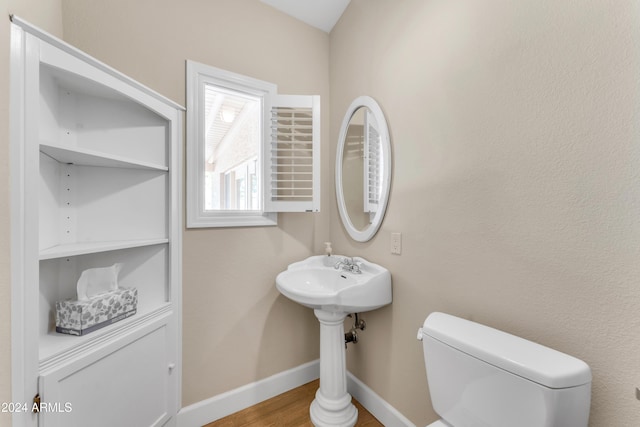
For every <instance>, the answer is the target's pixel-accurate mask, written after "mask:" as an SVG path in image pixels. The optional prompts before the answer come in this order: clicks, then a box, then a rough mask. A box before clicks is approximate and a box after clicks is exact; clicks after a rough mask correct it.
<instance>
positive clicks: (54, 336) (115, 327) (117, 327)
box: [38, 302, 173, 370]
mask: <svg viewBox="0 0 640 427" xmlns="http://www.w3.org/2000/svg"><path fill="white" fill-rule="evenodd" d="M172 309H173V306H172V304H171V303H169V302H167V303H164V304H162V305H160V306H157V307H155V308H153V309H148V308H147V309H146V310H145V309H142V310H141V309H140V307H138V312H137V313H136V314H135V315H133V316H131V317H129V318H128V319H125V320H121V321H119V322H117V323H114V324H112V325H109V326H105V327H104V328H101V329H98V330H97V331H94V332H91V333H89V334H87V335H82V336H76V335H66V334H60V333H58V332H56V331H55V330H53V331H49V333H48V334H46V335H43V336H40V342H39V343H40V347H39V354H38V356H39V359H40V369H41V370H44V369H47V368H48V367H50V366H51V365H55V364H56V363H59V362H65V361H67V359H68V358H69V357H70V356H72V355H75V354H77V353H82V352H84V351H90V350H91V349H93V348H95V347H98V346H100V345H102V344H104V343H105V342H110V341H112V340H113V339H114V338H118V337H120V336H122V334H124V333H125V332H126V331H128V330H131V329H134V328H137V327H138V326H140V325H146V324H149V323H150V322H153V321H154V320H156V319H158V318H162V317H163V316H164V315H165V314H167V313H171V311H172Z"/></svg>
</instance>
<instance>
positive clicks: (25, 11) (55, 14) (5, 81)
mask: <svg viewBox="0 0 640 427" xmlns="http://www.w3.org/2000/svg"><path fill="white" fill-rule="evenodd" d="M10 14H15V15H18V16H20V17H21V18H23V19H26V20H27V21H29V22H31V23H33V24H35V25H38V26H39V27H40V28H42V29H44V30H45V31H47V32H49V33H51V34H54V35H57V36H62V7H61V3H60V0H53V1H46V2H43V1H38V0H0V236H2V239H0V342H2V345H0V402H10V401H11V257H10V244H11V241H10V239H9V237H10V233H11V231H10V214H11V211H10V206H9V197H10V195H9V189H10V182H9V167H10V165H9V41H10V37H9V34H10V26H9V18H8V17H9V15H10ZM10 423H11V418H10V416H9V415H8V414H6V413H0V426H3V427H4V426H7V427H8V426H9V425H10Z"/></svg>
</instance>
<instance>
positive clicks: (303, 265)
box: [276, 256, 391, 427]
mask: <svg viewBox="0 0 640 427" xmlns="http://www.w3.org/2000/svg"><path fill="white" fill-rule="evenodd" d="M276 287H277V288H278V290H279V291H280V293H281V294H283V295H284V296H286V297H287V298H289V299H291V300H293V301H295V302H297V303H299V304H302V305H304V306H307V307H309V308H312V309H313V312H314V314H315V315H316V317H317V318H318V320H319V321H320V388H319V389H318V391H317V392H316V398H315V399H314V400H313V402H312V403H311V408H310V409H309V413H310V415H311V422H312V423H313V425H314V426H316V427H329V426H331V427H334V426H340V427H351V426H353V425H354V424H355V423H356V421H357V419H358V410H357V409H356V408H355V406H353V404H352V403H351V395H349V393H347V375H346V364H345V345H344V344H345V341H344V319H345V317H346V316H347V314H349V313H361V312H363V311H369V310H375V309H376V308H379V307H382V306H384V305H387V304H390V303H391V274H390V273H389V271H388V270H387V269H386V268H384V267H381V266H380V265H377V264H374V263H371V262H369V261H367V260H365V259H363V258H359V257H354V258H347V257H343V256H332V257H327V256H313V257H310V258H307V259H305V260H303V261H300V262H296V263H293V264H291V265H289V267H288V268H287V270H285V271H283V272H282V273H280V274H278V276H277V277H276Z"/></svg>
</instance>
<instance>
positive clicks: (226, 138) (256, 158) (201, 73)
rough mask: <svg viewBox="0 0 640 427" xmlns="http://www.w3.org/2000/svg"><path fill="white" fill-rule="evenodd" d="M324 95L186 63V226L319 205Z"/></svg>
mask: <svg viewBox="0 0 640 427" xmlns="http://www.w3.org/2000/svg"><path fill="white" fill-rule="evenodd" d="M319 130H320V97H319V96H300V95H278V94H277V87H276V85H275V84H272V83H269V82H264V81H261V80H257V79H253V78H251V77H247V76H243V75H240V74H236V73H232V72H229V71H225V70H221V69H218V68H214V67H210V66H207V65H203V64H199V63H196V62H193V61H187V226H188V227H233V226H260V225H275V224H276V223H277V212H318V211H319V210H320V131H319Z"/></svg>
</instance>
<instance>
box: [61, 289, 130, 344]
mask: <svg viewBox="0 0 640 427" xmlns="http://www.w3.org/2000/svg"><path fill="white" fill-rule="evenodd" d="M137 306H138V290H137V289H136V288H122V289H116V290H115V291H110V292H106V293H104V294H100V295H96V296H95V297H93V298H90V299H88V300H84V301H74V300H66V301H58V302H56V332H59V333H62V334H69V335H86V334H88V333H89V332H93V331H95V330H97V329H100V328H104V327H105V326H109V325H111V324H112V323H115V322H118V321H120V320H123V319H126V318H127V317H130V316H133V315H134V314H136V308H137Z"/></svg>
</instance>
